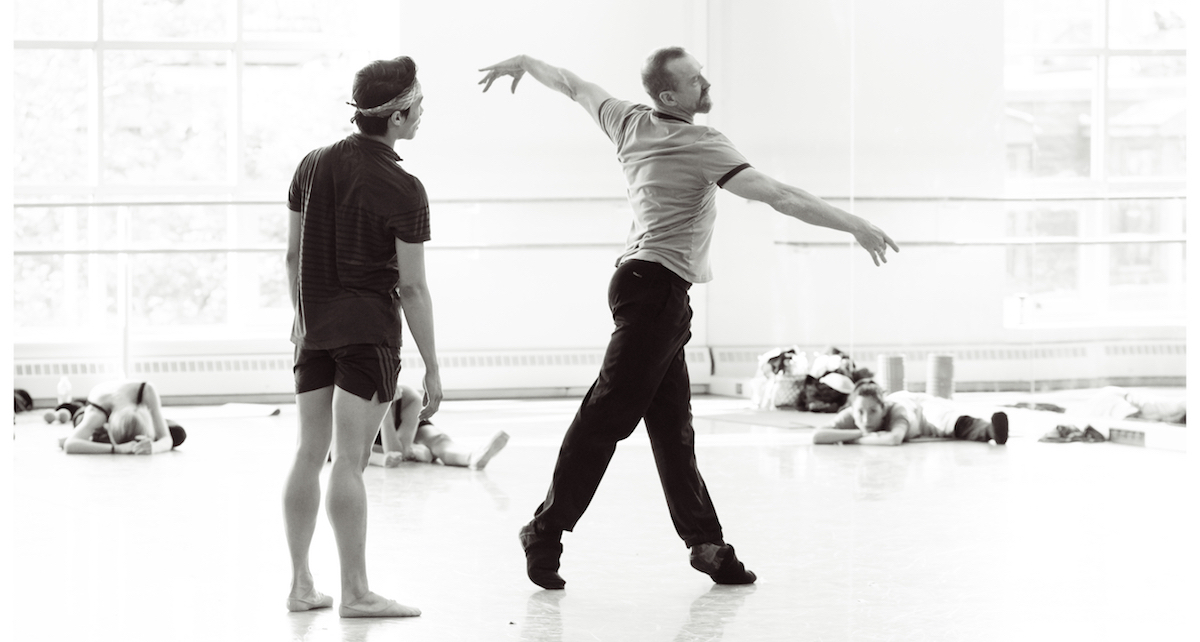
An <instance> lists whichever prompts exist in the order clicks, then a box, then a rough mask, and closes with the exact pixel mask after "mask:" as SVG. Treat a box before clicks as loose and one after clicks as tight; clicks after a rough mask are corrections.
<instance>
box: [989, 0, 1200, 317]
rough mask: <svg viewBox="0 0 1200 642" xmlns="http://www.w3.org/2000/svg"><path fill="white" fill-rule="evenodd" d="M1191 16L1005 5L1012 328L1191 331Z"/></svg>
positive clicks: (1168, 6) (1172, 5)
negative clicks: (1013, 200)
mask: <svg viewBox="0 0 1200 642" xmlns="http://www.w3.org/2000/svg"><path fill="white" fill-rule="evenodd" d="M1189 4H1190V3H1189V2H1188V1H1187V0H1005V9H1006V20H1005V40H1006V47H1007V64H1006V67H1005V90H1006V96H1007V98H1006V102H1007V104H1006V112H1005V113H1006V118H1005V132H1006V141H1007V149H1008V192H1009V194H1010V195H1016V196H1020V197H1022V198H1029V199H1030V201H1028V202H1022V203H1020V204H1016V205H1014V206H1013V207H1011V208H1010V212H1009V214H1008V216H1009V235H1010V236H1013V237H1017V238H1019V239H1021V241H1022V243H1023V244H1019V245H1015V246H1013V247H1010V249H1009V253H1008V288H1007V299H1006V310H1008V311H1009V314H1008V319H1007V321H1008V323H1009V324H1010V325H1029V324H1033V325H1038V324H1050V325H1079V324H1084V325H1087V324H1091V323H1094V322H1097V320H1103V322H1104V323H1112V324H1125V323H1135V324H1137V323H1155V324H1157V323H1164V322H1165V323H1182V322H1183V305H1182V301H1183V299H1184V296H1183V294H1184V290H1183V279H1182V275H1183V260H1184V249H1183V237H1184V233H1185V231H1186V230H1185V217H1184V216H1183V208H1184V200H1183V198H1184V194H1185V190H1186V179H1185V174H1186V158H1185V154H1184V150H1185V144H1184V141H1185V134H1186V132H1185V128H1184V123H1185V120H1186V109H1187V106H1186V94H1185V87H1186V73H1187V69H1186V58H1185V50H1184V42H1185V34H1186V31H1185V29H1186V19H1185V18H1186V13H1187V12H1186V9H1187V8H1188V6H1189ZM1048 197H1049V198H1048ZM1064 197H1078V199H1077V200H1063V199H1064ZM1039 240H1040V241H1041V242H1040V243H1039Z"/></svg>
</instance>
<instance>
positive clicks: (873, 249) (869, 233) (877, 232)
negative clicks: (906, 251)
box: [854, 223, 900, 265]
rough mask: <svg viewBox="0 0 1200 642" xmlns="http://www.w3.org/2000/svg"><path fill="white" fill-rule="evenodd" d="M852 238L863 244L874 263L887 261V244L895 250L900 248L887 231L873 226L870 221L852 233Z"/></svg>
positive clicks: (878, 263)
mask: <svg viewBox="0 0 1200 642" xmlns="http://www.w3.org/2000/svg"><path fill="white" fill-rule="evenodd" d="M854 240H856V241H858V244H859V245H861V246H863V249H865V250H866V251H867V253H868V254H870V255H871V260H872V261H875V265H880V262H881V261H882V262H883V263H887V256H886V254H887V249H888V246H891V248H892V249H893V250H895V251H897V252H899V251H900V248H899V247H897V246H896V242H895V241H893V240H892V237H890V236H888V235H887V232H884V231H883V230H881V229H879V228H878V227H875V225H873V224H871V223H867V226H866V228H864V229H862V230H860V231H858V232H855V233H854Z"/></svg>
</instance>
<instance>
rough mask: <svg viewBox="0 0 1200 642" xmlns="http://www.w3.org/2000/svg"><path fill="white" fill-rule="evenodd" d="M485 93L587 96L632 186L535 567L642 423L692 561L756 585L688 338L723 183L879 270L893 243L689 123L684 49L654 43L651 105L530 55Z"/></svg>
mask: <svg viewBox="0 0 1200 642" xmlns="http://www.w3.org/2000/svg"><path fill="white" fill-rule="evenodd" d="M480 71H485V72H487V76H485V77H484V79H483V80H481V81H480V84H484V85H485V86H484V89H483V90H484V91H485V92H486V91H487V90H488V89H489V88H491V86H492V83H493V82H495V81H496V80H497V79H499V78H502V77H504V76H512V77H513V82H512V89H513V91H514V92H515V91H516V88H517V83H518V82H520V80H521V78H522V77H523V76H524V75H525V74H526V73H529V74H531V75H532V76H533V77H534V78H535V79H536V80H537V81H538V82H540V83H542V84H543V85H546V86H547V87H550V88H551V89H554V90H556V91H559V92H561V93H563V94H565V95H566V96H567V97H569V98H571V99H572V100H574V101H575V102H577V103H579V104H580V105H581V106H582V107H583V108H584V109H585V110H587V112H588V114H589V115H590V116H591V117H592V118H593V119H594V120H595V121H596V123H597V124H598V125H600V128H601V129H602V130H604V133H605V134H607V135H608V137H609V139H610V140H612V142H613V143H614V144H615V145H616V147H617V158H618V160H619V161H620V163H621V167H622V169H623V170H624V172H625V178H626V181H627V182H628V184H629V202H630V205H632V207H633V216H634V219H633V225H632V228H631V230H630V233H629V238H628V240H627V243H626V248H625V252H624V253H623V254H622V255H621V257H620V258H619V259H618V260H617V270H616V272H615V273H614V274H613V277H612V282H611V283H610V285H609V291H608V299H609V308H610V309H611V310H612V314H613V321H614V322H615V324H616V328H615V330H614V331H613V334H612V337H611V339H610V340H609V344H608V348H607V350H606V352H605V355H604V361H603V363H602V364H601V367H600V375H599V377H598V378H597V379H596V382H595V383H594V384H592V387H591V389H590V390H589V391H588V393H587V395H586V396H585V397H584V399H583V402H582V403H581V404H580V407H579V412H578V413H577V414H576V415H575V419H574V421H573V422H572V423H571V426H570V428H569V429H568V430H567V433H566V435H565V436H564V437H563V443H562V447H561V449H560V450H559V455H558V461H557V463H556V464H555V468H554V474H553V477H552V479H551V482H550V489H549V491H548V492H547V493H546V499H545V501H543V502H542V504H541V505H540V506H538V508H537V510H536V511H535V512H534V517H533V520H532V521H530V522H529V524H527V525H526V526H525V527H523V528H522V529H521V532H520V539H521V545H522V548H524V549H525V561H526V570H527V572H528V575H529V579H530V580H532V581H533V582H534V583H535V584H537V585H539V586H541V587H543V588H547V589H558V588H562V587H563V586H564V585H565V583H566V582H565V581H564V580H563V579H562V577H561V576H560V575H559V574H558V569H559V562H560V558H561V556H562V539H561V538H562V532H563V531H569V530H572V529H573V528H574V527H575V523H576V522H577V521H578V520H579V518H580V517H582V516H583V513H584V511H585V510H587V507H588V504H589V503H590V502H591V500H592V496H593V495H594V494H595V492H596V489H597V487H599V485H600V480H601V479H602V478H603V476H604V472H605V470H606V469H607V468H608V463H609V461H610V460H611V459H612V456H613V453H614V452H615V450H616V446H617V442H618V441H621V440H622V439H625V438H626V437H628V436H629V435H630V434H631V433H632V432H633V430H634V428H636V427H637V425H638V422H640V421H642V420H643V419H644V420H645V422H646V432H647V434H648V435H649V437H650V444H651V448H652V450H653V451H654V460H655V462H656V463H657V465H658V474H659V478H660V480H661V481H662V486H663V492H664V494H665V495H666V498H667V508H668V510H669V511H670V514H671V521H672V522H673V523H674V525H675V530H676V532H677V533H678V534H679V537H680V538H681V539H683V541H684V544H685V545H687V546H688V547H690V549H691V552H690V561H691V565H692V567H693V568H695V569H697V570H699V571H701V572H703V573H706V574H708V575H709V576H710V577H711V578H712V579H713V581H714V582H716V583H718V584H749V583H752V582H754V581H755V579H756V577H755V575H754V573H752V572H750V571H748V570H746V568H745V566H744V565H743V564H742V563H741V562H740V561H739V560H738V558H737V555H736V554H735V553H734V550H733V547H732V546H729V545H728V544H726V543H725V540H724V534H723V532H722V530H721V523H720V521H719V520H718V519H717V512H716V509H715V508H714V507H713V503H712V499H711V498H710V497H709V494H708V489H707V488H706V487H705V485H704V480H703V478H701V476H700V471H699V469H698V468H697V466H696V453H695V434H694V432H693V429H692V414H691V387H690V382H689V380H688V374H687V364H686V363H685V361H684V346H685V345H686V344H687V342H688V339H690V338H691V319H692V310H691V306H690V305H689V300H688V288H690V287H691V285H692V284H693V283H706V282H708V281H710V280H712V269H711V267H710V265H709V248H710V245H711V241H712V232H713V223H714V220H715V218H716V191H717V188H719V187H723V188H725V189H727V190H729V191H731V192H733V193H734V194H737V195H738V196H741V197H743V198H747V199H752V200H756V201H762V202H764V203H768V204H769V205H771V206H772V207H773V208H775V209H776V210H778V211H779V212H781V213H783V214H786V215H788V216H792V217H794V218H797V219H799V220H801V221H804V222H806V223H810V224H812V225H819V226H822V227H828V228H832V229H836V230H841V231H844V232H849V233H850V234H853V235H854V238H855V240H857V241H858V243H859V244H860V245H862V246H863V247H864V248H865V249H866V250H867V251H868V252H869V253H870V254H871V258H872V259H873V260H874V261H875V264H876V265H879V264H880V261H884V262H886V258H885V257H884V253H885V252H886V250H887V248H888V247H889V246H890V247H891V248H892V249H893V250H896V251H899V248H897V247H896V244H895V243H894V242H893V241H892V239H891V238H889V237H888V235H887V234H885V233H884V232H883V231H882V230H880V229H879V228H877V227H875V226H874V225H872V224H871V223H869V222H867V221H866V220H864V219H862V218H860V217H858V216H855V215H853V214H850V213H848V212H845V211H842V210H840V209H837V208H835V207H833V206H831V205H829V204H828V203H826V202H824V201H822V200H821V199H819V198H817V197H815V196H813V195H811V194H809V193H807V192H805V191H803V190H800V189H798V188H795V187H792V186H790V185H785V184H783V183H780V182H778V181H776V180H774V179H772V178H771V177H769V176H767V175H766V174H763V173H762V172H759V171H757V170H755V169H754V168H753V167H751V166H750V164H749V163H748V162H746V159H745V158H744V157H743V156H742V155H741V154H740V153H739V152H738V151H737V149H736V148H735V147H734V146H733V144H732V143H731V142H730V141H729V139H728V138H726V137H725V136H724V135H723V134H721V133H720V132H718V131H717V130H715V129H713V128H711V127H706V126H703V125H696V124H694V123H693V122H692V121H693V117H694V116H695V115H696V114H701V113H707V112H708V111H709V110H710V109H711V108H712V100H711V99H710V98H709V95H708V90H709V87H710V85H709V83H708V81H707V80H706V79H705V78H704V76H703V75H702V74H701V73H700V72H701V67H700V63H699V62H697V60H696V59H695V58H693V57H692V56H691V55H690V54H688V53H687V52H686V51H685V50H683V49H682V48H679V47H668V48H664V49H660V50H658V51H655V52H654V53H653V54H651V56H650V57H649V58H648V59H647V60H646V64H645V65H644V67H643V69H642V85H643V87H645V89H646V91H647V93H649V94H650V97H651V98H652V99H653V103H654V105H653V107H649V106H646V105H639V104H635V103H631V102H627V101H623V100H617V99H615V98H613V97H612V96H611V95H609V94H608V92H606V91H604V89H602V88H601V87H599V86H597V85H596V84H594V83H589V82H586V81H584V80H582V79H581V78H579V77H578V76H576V75H575V74H573V73H571V72H570V71H567V70H566V69H561V68H558V67H553V66H551V65H548V64H546V63H544V62H542V61H540V60H536V59H534V58H530V57H528V56H517V57H515V58H511V59H509V60H506V61H504V62H501V63H498V64H496V65H492V66H490V67H485V68H483V69H481V70H480Z"/></svg>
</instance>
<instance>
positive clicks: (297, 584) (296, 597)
mask: <svg viewBox="0 0 1200 642" xmlns="http://www.w3.org/2000/svg"><path fill="white" fill-rule="evenodd" d="M332 399H333V387H332V386H331V387H328V388H322V389H320V390H313V391H311V392H305V393H301V394H298V395H296V406H297V408H298V410H299V414H300V428H299V431H298V433H297V438H296V455H295V459H294V460H293V461H292V468H291V471H290V472H289V473H288V476H287V481H286V483H285V485H284V488H283V522H284V528H285V530H286V532H287V543H288V552H289V553H290V554H291V558H292V588H291V591H290V592H289V593H288V599H287V608H288V610H289V611H307V610H310V609H315V608H328V607H330V606H333V598H330V597H329V596H327V595H323V594H321V593H320V592H319V591H317V590H316V588H315V587H314V586H313V577H312V571H311V570H310V569H309V566H308V550H309V545H310V544H311V543H312V537H313V531H314V530H315V529H316V525H317V512H318V511H319V510H320V505H321V481H320V479H319V477H318V476H319V475H320V473H321V469H322V468H323V467H324V466H325V455H326V454H327V453H328V452H329V442H330V437H331V434H332V429H333V417H332V409H331V402H332Z"/></svg>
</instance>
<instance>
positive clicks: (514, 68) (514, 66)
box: [479, 56, 525, 94]
mask: <svg viewBox="0 0 1200 642" xmlns="http://www.w3.org/2000/svg"><path fill="white" fill-rule="evenodd" d="M521 58H522V57H521V56H513V57H512V58H509V59H508V60H505V61H504V62H498V63H496V64H494V65H492V66H490V67H484V68H483V69H480V70H479V71H486V72H487V75H486V76H484V77H483V80H480V81H479V84H480V85H484V83H487V84H486V85H484V88H483V91H485V92H486V91H487V90H489V89H491V88H492V83H494V82H496V81H497V80H499V79H500V78H503V77H504V76H512V77H513V81H512V93H514V94H515V93H517V83H519V82H521V78H523V77H525V68H524V67H522V66H521Z"/></svg>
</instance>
